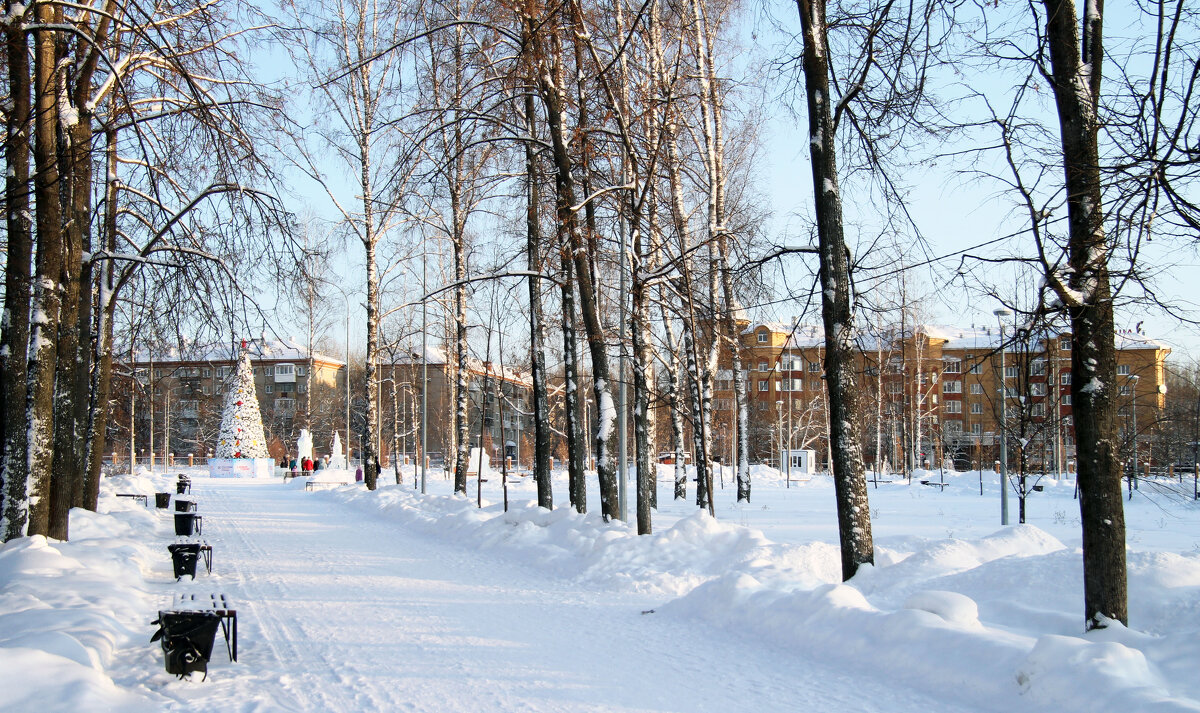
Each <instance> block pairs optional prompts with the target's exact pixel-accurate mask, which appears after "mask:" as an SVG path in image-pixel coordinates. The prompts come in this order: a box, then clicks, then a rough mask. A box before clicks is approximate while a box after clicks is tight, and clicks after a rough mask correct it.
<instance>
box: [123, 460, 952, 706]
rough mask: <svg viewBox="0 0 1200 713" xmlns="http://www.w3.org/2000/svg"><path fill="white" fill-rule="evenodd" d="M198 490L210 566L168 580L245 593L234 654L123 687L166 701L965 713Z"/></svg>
mask: <svg viewBox="0 0 1200 713" xmlns="http://www.w3.org/2000/svg"><path fill="white" fill-rule="evenodd" d="M196 497H197V499H198V500H199V501H200V504H201V512H202V513H203V514H204V516H205V539H207V540H208V541H209V542H210V543H211V544H212V545H213V547H214V554H215V555H216V560H215V569H214V575H213V576H212V577H204V576H201V577H199V578H198V579H197V580H196V582H195V583H194V584H192V583H188V582H186V580H185V582H183V583H180V584H178V585H172V587H171V590H172V591H173V590H177V589H179V588H194V589H195V590H196V591H222V592H224V593H226V594H228V595H229V596H230V597H231V598H233V599H234V600H235V603H236V606H237V607H238V609H239V624H240V641H239V643H240V651H239V659H240V660H239V662H238V663H236V664H230V663H228V662H227V661H226V659H225V653H224V651H223V650H220V651H217V652H215V653H214V660H213V664H212V666H211V668H210V675H209V678H208V680H207V681H205V682H203V683H201V682H199V681H198V680H197V681H169V682H165V683H164V682H163V681H164V680H165V679H163V677H162V676H158V677H156V681H155V682H153V683H151V684H149V685H147V684H146V682H144V681H142V682H135V681H123V682H122V681H119V682H121V683H123V684H124V685H130V686H133V687H136V688H140V689H141V690H142V691H143V692H145V693H148V694H150V695H151V696H152V697H159V696H161V697H162V700H163V705H164V708H165V709H167V710H189V711H246V712H250V711H407V710H412V711H531V712H538V711H680V712H681V713H682V712H692V711H754V712H760V711H797V710H818V711H827V712H837V711H888V712H889V713H904V712H906V711H914V712H915V711H921V712H922V713H940V712H941V711H958V710H962V709H961V708H956V707H954V706H953V704H952V703H947V702H945V701H939V700H934V699H930V698H929V697H927V696H924V695H922V694H919V693H913V692H908V691H905V690H903V689H899V690H898V689H896V688H894V687H893V686H892V685H891V684H889V683H887V682H877V681H873V680H862V679H861V678H858V679H852V678H848V677H847V676H845V675H842V674H840V673H838V672H836V671H834V670H832V669H831V668H829V667H827V666H825V665H824V664H822V663H819V662H814V661H811V660H805V659H802V658H799V657H797V656H796V655H795V654H793V653H790V652H788V651H785V650H781V649H779V648H777V647H772V646H769V645H764V644H760V643H756V642H754V641H751V640H749V639H748V638H737V637H731V636H730V635H729V634H728V633H722V632H712V631H708V630H705V629H704V628H703V625H702V624H699V623H693V624H691V625H689V622H687V621H684V620H680V619H673V618H669V617H665V616H656V615H654V614H645V615H643V614H642V613H641V612H642V611H643V610H646V609H651V608H654V607H655V606H656V605H657V604H659V602H657V601H655V600H654V599H653V598H651V597H647V596H643V595H636V594H613V593H611V592H602V593H598V592H596V591H592V590H589V589H587V588H585V587H583V586H581V585H577V584H574V583H572V582H570V581H568V580H566V579H563V578H556V577H554V576H552V575H551V574H546V573H541V572H536V571H533V570H531V569H530V568H528V567H525V566H523V565H518V564H514V563H512V562H506V561H504V560H503V559H499V558H497V557H495V556H492V555H487V554H481V553H479V552H477V551H471V550H468V549H464V548H463V547H461V546H459V545H455V544H445V543H441V542H438V541H437V540H435V539H433V538H431V537H429V536H428V535H425V534H421V533H415V532H413V531H411V530H408V529H406V528H405V527H404V526H403V525H401V524H398V523H395V522H392V521H389V520H387V519H385V518H384V517H383V516H378V517H376V516H369V515H363V514H362V513H361V512H359V511H355V510H352V509H349V508H346V507H345V506H343V505H340V504H337V503H335V502H334V501H331V500H330V499H327V498H320V497H314V496H313V495H312V494H311V493H305V492H304V491H302V490H299V489H295V488H285V487H282V486H281V485H280V484H279V483H278V482H274V481H261V480H260V481H255V480H233V479H231V480H208V479H203V478H202V479H198V480H197V482H196ZM165 591H168V590H166V589H164V592H165ZM148 648H149V647H148ZM160 656H161V654H160V653H159V652H157V651H154V650H148V651H147V652H144V653H141V654H139V659H141V663H142V664H145V663H146V659H147V658H155V657H160ZM158 665H159V666H161V662H160V663H159V664H158ZM137 668H142V666H138V667H137ZM160 671H161V669H160ZM118 679H119V677H118ZM235 701H236V704H234V703H232V702H235Z"/></svg>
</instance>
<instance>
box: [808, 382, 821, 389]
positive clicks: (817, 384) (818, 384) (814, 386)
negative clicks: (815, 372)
mask: <svg viewBox="0 0 1200 713" xmlns="http://www.w3.org/2000/svg"><path fill="white" fill-rule="evenodd" d="M808 388H809V390H810V391H820V390H821V382H819V381H810V382H808Z"/></svg>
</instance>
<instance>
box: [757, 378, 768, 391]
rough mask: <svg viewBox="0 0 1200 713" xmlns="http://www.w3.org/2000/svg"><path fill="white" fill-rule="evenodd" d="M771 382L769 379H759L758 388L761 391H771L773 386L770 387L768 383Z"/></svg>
mask: <svg viewBox="0 0 1200 713" xmlns="http://www.w3.org/2000/svg"><path fill="white" fill-rule="evenodd" d="M770 383H771V382H769V381H767V380H766V379H761V380H759V382H758V390H759V391H770V390H771V387H770V386H768V384H770Z"/></svg>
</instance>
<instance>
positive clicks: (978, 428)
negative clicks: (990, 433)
mask: <svg viewBox="0 0 1200 713" xmlns="http://www.w3.org/2000/svg"><path fill="white" fill-rule="evenodd" d="M971 433H973V434H975V435H976V436H978V435H980V434H982V433H983V424H980V423H972V424H971Z"/></svg>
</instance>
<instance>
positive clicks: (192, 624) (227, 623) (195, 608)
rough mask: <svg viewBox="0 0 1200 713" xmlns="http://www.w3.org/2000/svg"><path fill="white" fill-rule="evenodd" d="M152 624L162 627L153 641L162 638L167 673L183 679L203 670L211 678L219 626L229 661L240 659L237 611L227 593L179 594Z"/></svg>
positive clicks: (151, 639) (159, 613) (153, 637)
mask: <svg viewBox="0 0 1200 713" xmlns="http://www.w3.org/2000/svg"><path fill="white" fill-rule="evenodd" d="M152 623H153V624H157V625H158V627H159V628H158V631H156V632H155V633H154V636H152V637H151V638H150V641H151V642H154V641H159V640H161V641H162V649H163V657H164V663H165V664H166V669H167V673H171V674H174V675H176V676H179V677H180V678H183V677H184V676H187V675H189V674H191V673H194V672H196V671H200V672H202V673H204V675H205V677H206V678H207V676H208V662H209V660H210V659H211V657H212V649H213V644H214V643H215V641H216V635H217V629H218V628H220V630H221V632H222V634H223V636H224V638H225V650H226V651H227V652H228V653H229V660H230V661H237V610H236V609H233V608H232V607H230V606H229V601H228V599H226V597H225V595H224V594H177V595H175V601H174V603H173V604H172V606H171V608H170V609H166V610H160V611H159V612H158V619H155V620H154V621H153V622H152Z"/></svg>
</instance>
